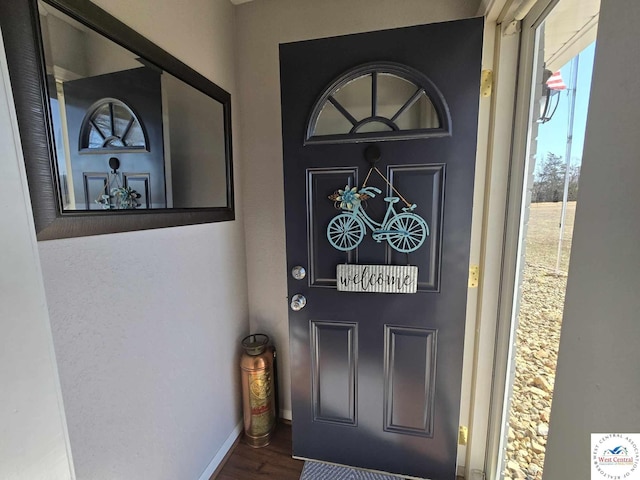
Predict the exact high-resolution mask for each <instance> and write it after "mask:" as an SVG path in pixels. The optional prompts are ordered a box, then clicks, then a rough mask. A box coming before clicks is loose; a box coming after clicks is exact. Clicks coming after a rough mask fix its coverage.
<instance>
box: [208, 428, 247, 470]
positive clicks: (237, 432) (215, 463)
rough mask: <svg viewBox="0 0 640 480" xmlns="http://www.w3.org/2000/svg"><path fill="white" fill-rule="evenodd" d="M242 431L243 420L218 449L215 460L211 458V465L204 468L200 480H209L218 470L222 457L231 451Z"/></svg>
mask: <svg viewBox="0 0 640 480" xmlns="http://www.w3.org/2000/svg"><path fill="white" fill-rule="evenodd" d="M241 432H242V420H240V421H239V422H238V424H237V425H236V426H235V428H234V429H233V431H232V432H231V433H230V434H229V436H228V437H227V439H226V440H225V441H224V443H223V444H222V446H221V447H220V450H218V453H216V456H215V457H213V460H211V462H210V463H209V465H207V468H205V469H204V472H202V475H200V478H199V479H198V480H209V478H211V475H213V472H215V471H216V468H218V465H220V462H222V459H223V458H224V457H225V455H226V454H227V453H228V452H229V450H230V449H231V447H232V446H233V444H234V443H235V441H236V439H237V438H238V436H239V435H240V433H241Z"/></svg>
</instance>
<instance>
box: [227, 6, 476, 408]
mask: <svg viewBox="0 0 640 480" xmlns="http://www.w3.org/2000/svg"><path fill="white" fill-rule="evenodd" d="M478 3H479V2H477V1H466V0H451V1H446V2H443V1H440V0H404V1H402V2H397V1H390V0H352V1H349V2H344V1H340V0H323V1H321V2H318V1H313V0H269V1H262V0H260V1H256V2H250V3H246V4H243V5H240V6H238V7H237V37H236V38H237V58H238V70H237V72H238V91H239V98H240V128H241V131H242V132H243V142H242V144H241V145H240V154H241V156H242V158H243V159H244V160H245V161H244V165H243V170H244V173H245V175H244V179H243V182H244V183H243V190H244V192H245V209H246V210H245V216H244V217H245V218H244V220H245V229H246V245H247V271H248V278H249V308H250V317H251V329H252V331H254V332H264V333H267V334H269V335H270V336H272V337H273V338H274V340H275V342H276V345H277V347H278V349H279V351H280V355H279V357H278V358H279V363H280V365H279V367H280V379H281V385H280V393H281V395H280V398H281V408H282V409H283V413H284V415H285V416H290V415H291V410H290V409H291V398H290V379H289V355H288V352H289V348H288V347H289V336H288V309H287V308H288V303H287V289H286V275H287V271H286V259H285V225H284V194H283V180H282V140H281V138H282V137H281V135H282V129H281V122H280V77H279V58H278V45H279V44H280V43H285V42H293V41H298V40H307V39H312V38H321V37H330V36H335V35H344V34H349V33H359V32H365V31H372V30H382V29H387V28H395V27H402V26H408V25H418V24H423V23H433V22H440V21H445V20H452V19H457V18H466V17H472V16H475V14H476V12H477V7H478Z"/></svg>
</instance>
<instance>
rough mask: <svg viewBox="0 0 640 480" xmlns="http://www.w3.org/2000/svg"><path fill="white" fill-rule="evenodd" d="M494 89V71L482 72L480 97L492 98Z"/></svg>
mask: <svg viewBox="0 0 640 480" xmlns="http://www.w3.org/2000/svg"><path fill="white" fill-rule="evenodd" d="M492 88H493V70H482V73H481V75H480V96H481V97H484V98H486V97H490V96H491V90H492Z"/></svg>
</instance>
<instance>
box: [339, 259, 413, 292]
mask: <svg viewBox="0 0 640 480" xmlns="http://www.w3.org/2000/svg"><path fill="white" fill-rule="evenodd" d="M336 279H337V280H338V291H339V292H371V293H416V290H417V287H418V267H416V266H413V265H405V266H401V265H345V264H340V265H338V267H337V268H336Z"/></svg>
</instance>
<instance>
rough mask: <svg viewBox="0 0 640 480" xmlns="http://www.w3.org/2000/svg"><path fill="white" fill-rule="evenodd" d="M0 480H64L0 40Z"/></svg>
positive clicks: (62, 439) (67, 468)
mask: <svg viewBox="0 0 640 480" xmlns="http://www.w3.org/2000/svg"><path fill="white" fill-rule="evenodd" d="M0 159H1V161H0V209H1V210H2V215H0V232H1V233H0V249H1V250H2V254H1V255H0V478H2V479H7V480H32V479H36V478H37V479H42V480H49V479H51V480H69V479H71V478H73V477H72V467H71V459H70V457H69V455H68V452H67V432H66V426H65V420H64V410H63V406H62V397H61V395H60V382H59V380H58V373H57V369H56V363H55V356H54V351H53V342H52V337H51V328H50V324H49V315H48V314H47V303H46V300H45V293H44V286H43V284H42V276H41V272H40V261H39V259H38V249H37V244H36V237H35V230H34V226H33V216H32V212H31V203H30V200H29V192H28V189H27V179H26V174H25V169H24V163H23V160H22V150H21V146H20V139H19V137H18V125H17V121H16V118H15V111H14V107H13V100H12V98H11V88H10V85H9V77H8V72H7V69H6V61H5V55H4V47H3V46H2V43H1V42H0Z"/></svg>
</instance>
